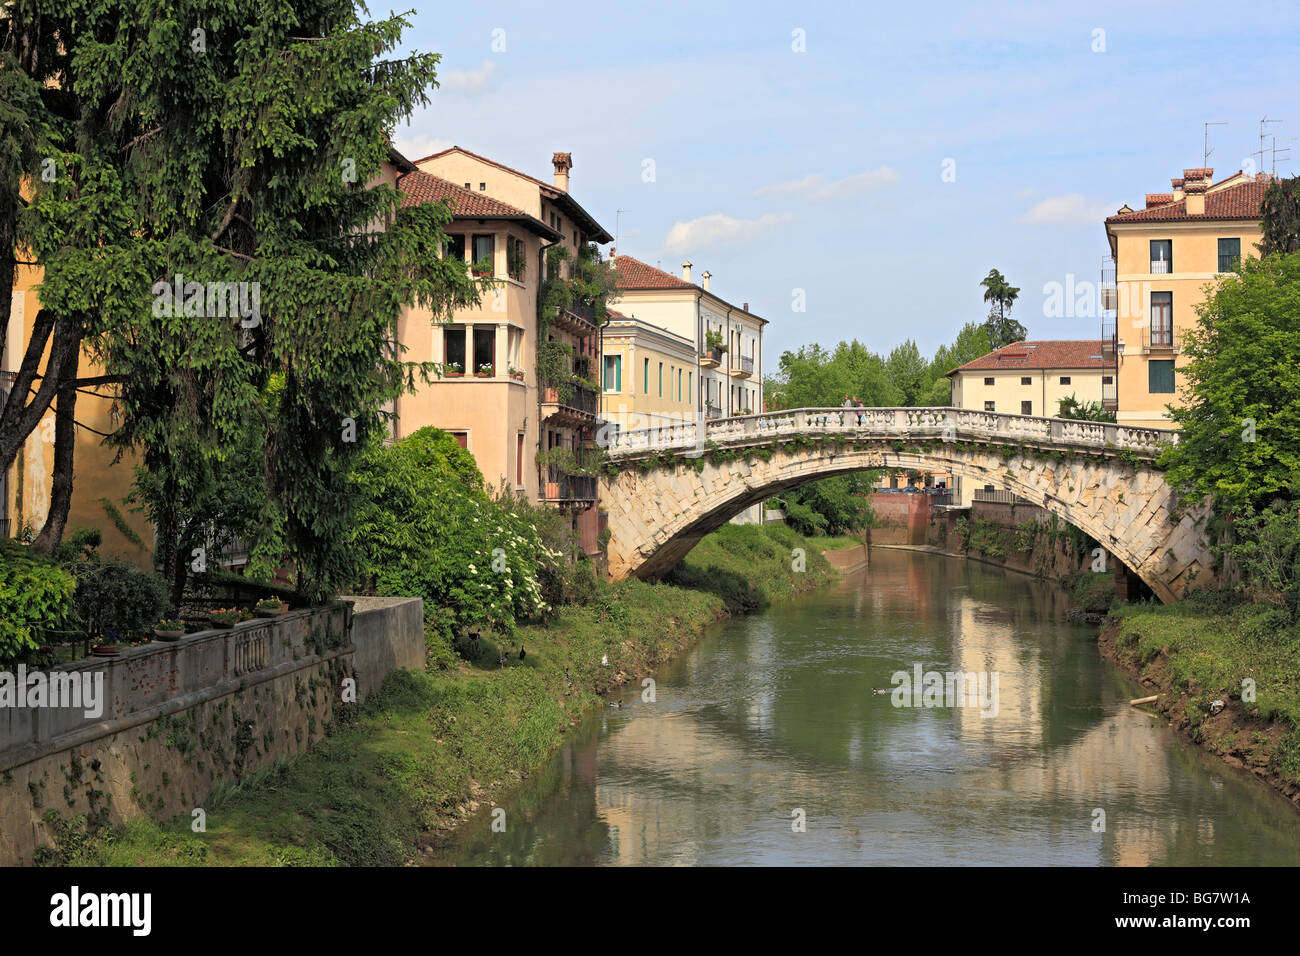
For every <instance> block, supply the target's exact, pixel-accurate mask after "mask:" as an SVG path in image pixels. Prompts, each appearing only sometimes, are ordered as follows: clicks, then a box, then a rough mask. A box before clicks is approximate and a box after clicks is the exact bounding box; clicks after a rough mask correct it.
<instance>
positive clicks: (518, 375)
mask: <svg viewBox="0 0 1300 956" xmlns="http://www.w3.org/2000/svg"><path fill="white" fill-rule="evenodd" d="M506 374H507V375H509V376H510V377H511V378H513V379H514V380H515V381H516V382H522V381H523V380H524V370H523V369H521V368H515V367H514V366H513V365H511V366H510V367H509V369H507V370H506Z"/></svg>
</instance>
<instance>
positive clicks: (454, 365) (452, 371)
mask: <svg viewBox="0 0 1300 956" xmlns="http://www.w3.org/2000/svg"><path fill="white" fill-rule="evenodd" d="M442 374H443V375H445V376H447V377H448V378H463V377H464V375H465V370H464V369H463V368H462V367H461V364H460V363H459V362H448V363H447V364H446V365H444V366H443V367H442Z"/></svg>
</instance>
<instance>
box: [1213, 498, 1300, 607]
mask: <svg viewBox="0 0 1300 956" xmlns="http://www.w3.org/2000/svg"><path fill="white" fill-rule="evenodd" d="M1232 524H1233V533H1232V535H1231V540H1230V541H1228V542H1227V543H1225V544H1224V545H1222V546H1221V548H1220V550H1221V552H1222V553H1225V554H1227V555H1229V556H1230V557H1231V558H1233V559H1234V560H1235V561H1236V563H1237V566H1238V567H1239V568H1240V569H1241V575H1242V583H1243V586H1244V590H1245V592H1246V595H1247V597H1248V598H1249V599H1250V600H1252V601H1254V602H1255V603H1258V604H1261V605H1264V606H1266V607H1273V606H1280V607H1283V608H1285V609H1286V610H1287V611H1288V612H1290V613H1291V614H1292V615H1295V614H1296V613H1297V611H1300V518H1297V515H1296V506H1295V505H1294V504H1285V503H1282V502H1276V503H1274V504H1272V505H1270V506H1269V507H1267V508H1264V509H1262V510H1260V511H1258V512H1256V511H1253V510H1252V511H1246V512H1244V513H1242V514H1239V515H1238V516H1237V518H1236V520H1234V521H1233V523H1232Z"/></svg>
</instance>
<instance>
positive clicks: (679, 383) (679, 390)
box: [677, 369, 682, 402]
mask: <svg viewBox="0 0 1300 956" xmlns="http://www.w3.org/2000/svg"><path fill="white" fill-rule="evenodd" d="M681 400H682V370H681V369H678V370H677V401H679V402H680V401H681Z"/></svg>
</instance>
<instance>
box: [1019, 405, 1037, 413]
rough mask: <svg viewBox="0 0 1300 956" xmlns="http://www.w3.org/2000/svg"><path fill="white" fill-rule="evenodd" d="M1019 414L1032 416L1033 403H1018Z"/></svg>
mask: <svg viewBox="0 0 1300 956" xmlns="http://www.w3.org/2000/svg"><path fill="white" fill-rule="evenodd" d="M1020 414H1021V415H1032V414H1034V403H1033V402H1021V403H1020Z"/></svg>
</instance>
